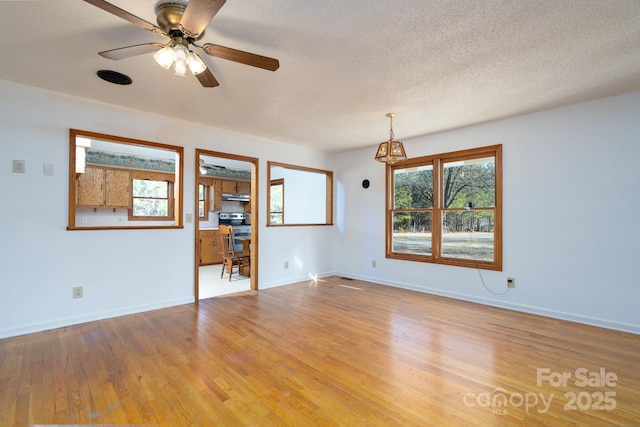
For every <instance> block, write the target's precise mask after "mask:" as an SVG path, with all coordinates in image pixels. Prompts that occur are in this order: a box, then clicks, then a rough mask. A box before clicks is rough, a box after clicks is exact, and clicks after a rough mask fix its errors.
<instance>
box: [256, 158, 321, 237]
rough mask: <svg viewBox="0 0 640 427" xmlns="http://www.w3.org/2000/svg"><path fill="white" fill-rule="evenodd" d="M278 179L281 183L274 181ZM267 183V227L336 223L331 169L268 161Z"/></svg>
mask: <svg viewBox="0 0 640 427" xmlns="http://www.w3.org/2000/svg"><path fill="white" fill-rule="evenodd" d="M278 180H281V181H282V184H281V185H279V184H276V185H274V183H277V182H278ZM284 181H286V182H287V191H286V192H285V191H284ZM267 183H268V185H267V200H269V210H268V211H267V226H268V227H270V226H278V227H282V226H310V225H313V226H319V225H333V172H332V171H327V170H322V169H314V168H309V167H305V166H297V165H288V164H284V163H277V162H272V161H268V162H267ZM272 190H275V191H276V192H277V193H278V194H276V195H275V197H274V196H273V195H272V194H271V191H272ZM279 192H281V194H280V193H279ZM272 202H274V203H276V206H274V205H271V203H272ZM272 213H273V214H274V215H272ZM272 218H273V220H272ZM278 221H279V222H278Z"/></svg>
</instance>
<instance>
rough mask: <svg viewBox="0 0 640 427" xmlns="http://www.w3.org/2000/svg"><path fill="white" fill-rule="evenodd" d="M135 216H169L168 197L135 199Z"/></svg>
mask: <svg viewBox="0 0 640 427" xmlns="http://www.w3.org/2000/svg"><path fill="white" fill-rule="evenodd" d="M133 216H163V217H166V216H169V201H168V200H166V199H140V198H137V199H133Z"/></svg>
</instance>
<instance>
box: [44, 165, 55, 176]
mask: <svg viewBox="0 0 640 427" xmlns="http://www.w3.org/2000/svg"><path fill="white" fill-rule="evenodd" d="M42 173H44V174H45V175H53V163H45V164H43V165H42Z"/></svg>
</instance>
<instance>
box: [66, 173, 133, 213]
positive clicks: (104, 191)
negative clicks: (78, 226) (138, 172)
mask: <svg viewBox="0 0 640 427" xmlns="http://www.w3.org/2000/svg"><path fill="white" fill-rule="evenodd" d="M76 183H77V187H76V191H77V193H76V196H77V197H76V206H89V207H112V208H129V207H131V173H130V172H129V171H128V170H120V169H105V168H100V167H90V166H87V167H85V172H84V173H83V174H81V175H80V176H79V177H78V180H77V181H76Z"/></svg>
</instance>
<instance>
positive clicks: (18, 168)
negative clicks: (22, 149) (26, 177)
mask: <svg viewBox="0 0 640 427" xmlns="http://www.w3.org/2000/svg"><path fill="white" fill-rule="evenodd" d="M25 169H26V166H25V163H24V160H14V161H13V173H24V171H25Z"/></svg>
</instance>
